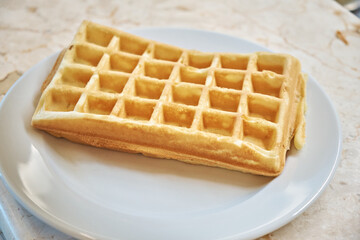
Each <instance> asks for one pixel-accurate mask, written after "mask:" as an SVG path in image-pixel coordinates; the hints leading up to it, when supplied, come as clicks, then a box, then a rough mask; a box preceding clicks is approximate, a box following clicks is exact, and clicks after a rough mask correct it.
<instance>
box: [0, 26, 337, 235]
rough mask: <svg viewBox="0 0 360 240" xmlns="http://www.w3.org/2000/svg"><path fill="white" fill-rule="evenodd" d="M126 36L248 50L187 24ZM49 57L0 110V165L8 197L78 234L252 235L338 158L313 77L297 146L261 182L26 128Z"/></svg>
mask: <svg viewBox="0 0 360 240" xmlns="http://www.w3.org/2000/svg"><path fill="white" fill-rule="evenodd" d="M132 32H133V33H136V34H138V35H142V36H144V37H147V38H151V39H156V40H160V41H163V42H167V43H171V44H176V45H178V46H181V47H186V48H192V49H198V50H203V51H231V52H253V51H261V50H266V49H265V48H263V47H261V46H258V45H255V44H253V43H250V42H247V41H244V40H242V39H238V38H234V37H230V36H225V35H221V34H217V33H211V32H204V31H197V30H188V29H164V28H163V29H156V28H155V29H142V30H134V31H132ZM56 57H57V54H55V55H53V56H50V57H48V58H46V59H45V60H43V61H42V62H40V63H39V64H37V65H35V66H34V67H33V68H31V69H30V70H29V71H27V72H26V73H25V74H24V75H23V76H22V77H21V78H20V79H19V80H18V81H17V82H16V84H15V85H14V86H13V87H12V88H11V90H10V91H9V92H8V94H7V95H6V97H5V99H4V100H3V101H2V104H1V106H0V122H1V124H0V141H1V144H0V159H1V160H0V169H1V172H2V176H3V180H4V181H5V182H6V184H7V186H8V188H9V190H10V191H11V192H12V194H13V195H14V196H15V198H16V199H17V200H18V201H19V202H20V203H21V204H22V205H23V206H24V207H26V208H27V209H28V210H29V211H30V212H31V213H33V214H34V215H36V216H37V217H38V218H40V219H42V220H43V221H45V222H46V223H48V224H49V225H51V226H53V227H55V228H57V229H59V230H61V231H63V232H66V233H68V234H70V235H72V236H76V237H79V238H90V239H92V238H96V239H207V240H208V239H240V238H256V237H259V236H262V235H264V234H266V233H269V232H271V231H274V230H276V229H277V228H279V227H281V226H283V225H285V224H286V223H288V222H289V221H291V220H292V219H294V218H295V217H296V216H298V215H299V214H300V213H301V212H302V211H304V209H306V208H307V207H308V206H309V205H310V204H311V203H312V202H313V201H314V200H315V199H316V198H317V197H318V196H319V195H320V193H321V192H322V190H323V189H324V188H325V187H326V185H327V184H328V183H329V181H330V179H331V177H332V176H333V174H334V171H335V168H336V166H337V164H338V161H339V152H340V145H341V136H340V127H339V121H338V117H337V115H336V113H335V111H334V108H333V106H332V104H331V102H330V100H329V98H328V97H327V96H326V94H325V93H324V92H323V90H322V89H321V87H320V86H319V85H318V83H317V82H316V81H315V80H314V79H313V78H311V77H310V79H309V81H308V87H307V91H308V100H307V102H308V112H307V129H306V135H307V139H306V145H305V147H304V148H303V149H302V150H301V151H298V152H297V151H290V153H289V154H288V158H287V163H286V166H285V169H284V172H283V173H282V174H281V175H280V176H279V177H277V178H275V179H273V178H267V177H259V176H253V175H249V174H243V173H239V172H235V171H228V170H223V169H218V168H211V167H204V166H194V165H190V164H185V163H181V162H178V161H171V160H163V159H152V158H148V157H144V156H142V155H139V154H126V153H121V152H114V151H108V150H103V149H97V148H92V147H89V146H84V145H79V144H75V143H72V142H69V141H66V140H63V139H58V138H55V137H52V136H50V135H48V134H46V133H44V132H42V131H37V130H35V129H33V128H32V127H31V126H30V120H31V117H32V114H33V112H34V108H35V106H36V104H37V101H38V99H39V95H40V92H39V88H40V86H41V83H42V82H43V80H44V79H45V77H46V76H47V74H48V73H49V71H50V69H51V67H52V65H53V63H54V61H55V59H56Z"/></svg>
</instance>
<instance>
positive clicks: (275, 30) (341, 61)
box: [0, 0, 360, 240]
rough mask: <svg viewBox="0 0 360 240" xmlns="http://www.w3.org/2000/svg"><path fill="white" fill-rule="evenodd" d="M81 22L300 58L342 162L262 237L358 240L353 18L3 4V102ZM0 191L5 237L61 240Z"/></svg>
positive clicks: (359, 80) (194, 5) (359, 141)
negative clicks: (240, 42)
mask: <svg viewBox="0 0 360 240" xmlns="http://www.w3.org/2000/svg"><path fill="white" fill-rule="evenodd" d="M83 19H88V20H92V21H95V22H98V23H102V24H105V25H110V26H113V27H116V28H120V29H130V28H136V27H146V26H167V27H168V26H180V27H189V28H196V29H204V30H211V31H217V32H220V33H225V34H230V35H233V36H237V37H241V38H244V39H247V40H250V41H253V42H256V43H259V44H262V45H264V46H266V47H268V48H270V49H273V50H275V51H280V52H287V53H290V54H292V55H294V56H296V57H297V58H299V59H300V60H301V62H302V63H303V68H304V69H305V71H307V72H309V73H310V74H311V75H312V76H314V77H315V79H317V80H318V81H319V83H320V84H321V85H322V87H323V88H324V90H325V91H326V92H327V93H328V95H329V96H330V98H331V99H332V101H333V103H334V105H335V107H336V109H337V111H338V114H339V116H340V120H341V124H342V134H343V150H342V155H341V163H340V165H339V168H338V170H337V172H336V174H335V177H334V179H333V180H332V182H331V183H330V185H329V187H328V188H327V189H326V190H325V191H324V193H323V194H322V196H321V197H320V198H319V199H318V200H317V201H316V202H315V203H314V204H313V205H312V206H311V207H310V208H309V209H308V210H307V211H305V212H304V213H303V214H302V215H301V216H299V217H298V218H296V219H295V220H294V221H292V222H290V223H289V224H288V225H286V226H284V227H283V228H281V229H279V230H277V231H275V232H274V233H271V234H268V235H267V236H264V237H263V239H276V240H278V239H360V21H359V19H358V18H356V17H355V16H353V15H351V14H350V13H349V12H347V11H346V10H344V9H343V8H341V7H340V6H339V5H338V4H336V3H335V2H333V1H330V0H316V1H315V0H314V1H310V0H308V1H305V0H303V1H296V0H291V1H281V0H274V1H235V0H234V1H229V0H226V1H215V0H214V1H194V0H182V1H159V0H158V1H156V0H152V1H115V0H113V1H111V0H105V1H74V0H64V1H61V0H54V1H46V0H33V1H20V0H13V1H10V0H0V101H1V99H2V98H3V96H4V94H5V93H6V91H7V90H8V89H9V87H10V86H11V85H12V84H13V83H14V82H15V81H16V80H17V79H18V78H19V77H20V76H21V75H22V74H23V73H24V72H25V71H26V70H27V69H28V68H30V67H31V66H33V65H34V64H36V63H37V62H39V61H40V60H42V59H43V58H45V57H47V56H49V55H50V54H52V53H54V52H56V51H58V50H60V49H61V48H63V47H64V46H66V45H67V44H68V43H69V42H70V41H71V40H72V37H73V35H74V32H75V31H76V29H77V28H78V26H79V24H80V22H81V21H82V20H83ZM0 144H1V143H0ZM0 194H1V198H0V199H1V200H0V201H1V202H0V203H1V204H2V206H3V208H4V206H6V207H8V208H9V209H11V211H10V212H8V213H7V214H9V216H11V217H12V218H14V220H13V225H14V226H15V230H14V231H15V233H9V230H6V224H5V223H2V227H3V228H4V226H5V229H4V230H3V231H4V233H5V231H7V232H6V234H8V236H10V235H13V236H14V234H15V235H17V236H22V237H24V236H25V237H26V239H49V238H51V237H52V238H53V239H68V237H67V236H65V235H63V234H60V233H58V232H57V231H55V230H53V229H51V228H49V227H47V226H46V225H44V224H43V223H40V222H38V221H37V220H36V219H35V218H34V217H33V216H31V215H30V214H28V213H27V212H26V211H24V210H23V209H22V208H21V207H19V206H18V205H17V204H16V203H15V202H12V200H11V197H9V195H8V193H7V191H6V190H4V189H3V190H2V191H0ZM18 216H20V218H19V219H15V218H17V217H18ZM4 224H5V225H4ZM19 226H21V228H22V229H17V228H16V227H18V228H19ZM24 229H25V230H24ZM28 237H29V238H28Z"/></svg>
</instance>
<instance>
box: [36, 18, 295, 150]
mask: <svg viewBox="0 0 360 240" xmlns="http://www.w3.org/2000/svg"><path fill="white" fill-rule="evenodd" d="M299 74H300V67H299V64H298V61H297V60H296V59H295V58H293V57H291V56H289V55H284V54H275V53H265V52H259V53H252V54H231V53H203V52H198V51H192V50H186V49H181V48H178V47H174V46H170V45H167V44H163V43H159V42H155V41H151V40H147V39H143V38H140V37H137V36H134V35H131V34H128V33H125V32H122V31H118V30H115V29H112V28H108V27H104V26H101V25H97V24H94V23H91V22H86V21H85V22H84V23H83V24H82V25H81V27H80V29H79V31H78V33H77V34H76V36H75V39H74V41H73V43H72V45H71V47H70V48H69V49H68V50H67V51H66V53H65V55H64V59H63V61H62V62H61V64H60V66H59V69H58V71H57V72H56V73H55V75H54V77H53V79H52V81H51V82H50V84H49V85H48V86H47V88H46V89H45V91H44V92H43V96H42V100H41V101H40V104H39V107H38V109H37V113H38V114H50V116H51V114H55V115H56V114H71V113H74V112H76V113H81V114H85V115H86V116H87V117H91V116H94V117H96V118H99V119H102V120H104V121H110V120H111V121H120V122H121V121H125V122H126V121H129V122H133V123H136V124H157V125H162V126H171V127H175V128H181V129H183V130H184V131H199V132H202V133H203V134H209V136H210V137H226V138H229V139H231V140H232V141H237V142H242V144H249V146H253V147H254V148H255V149H256V151H260V152H262V153H264V154H270V155H273V154H274V153H277V152H278V148H279V146H280V145H281V144H283V142H284V141H287V140H288V139H284V136H283V132H284V129H285V128H286V127H287V124H288V119H289V114H296V112H295V113H294V112H293V113H290V111H289V109H288V107H289V103H290V100H291V98H292V95H293V94H295V88H296V86H295V85H296V82H297V80H294V79H296V78H298V77H299ZM55 115H54V116H55Z"/></svg>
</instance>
